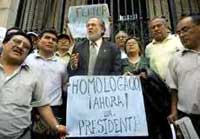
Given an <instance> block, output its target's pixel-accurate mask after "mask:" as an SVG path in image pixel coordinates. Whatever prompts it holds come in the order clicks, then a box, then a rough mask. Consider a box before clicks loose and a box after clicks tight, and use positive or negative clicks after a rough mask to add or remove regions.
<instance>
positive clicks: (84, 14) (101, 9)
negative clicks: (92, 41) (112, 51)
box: [68, 4, 110, 38]
mask: <svg viewBox="0 0 200 139" xmlns="http://www.w3.org/2000/svg"><path fill="white" fill-rule="evenodd" d="M91 17H99V18H100V19H102V20H103V21H104V22H105V26H106V32H105V37H109V36H110V23H109V10H108V5H107V4H93V5H81V6H70V8H69V13H68V19H69V23H68V26H69V29H70V31H71V33H72V36H73V37H74V38H85V37H86V22H87V21H88V19H89V18H91Z"/></svg>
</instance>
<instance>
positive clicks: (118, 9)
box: [117, 0, 120, 17]
mask: <svg viewBox="0 0 200 139" xmlns="http://www.w3.org/2000/svg"><path fill="white" fill-rule="evenodd" d="M117 11H118V17H119V16H120V0H117Z"/></svg>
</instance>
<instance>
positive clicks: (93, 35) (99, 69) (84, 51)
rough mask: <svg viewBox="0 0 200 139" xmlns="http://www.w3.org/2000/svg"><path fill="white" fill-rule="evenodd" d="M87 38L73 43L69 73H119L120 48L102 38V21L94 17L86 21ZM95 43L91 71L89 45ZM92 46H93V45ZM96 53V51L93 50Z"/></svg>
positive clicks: (103, 25)
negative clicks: (94, 54) (75, 43)
mask: <svg viewBox="0 0 200 139" xmlns="http://www.w3.org/2000/svg"><path fill="white" fill-rule="evenodd" d="M86 27H87V40H85V41H83V42H82V43H80V44H78V45H75V47H74V50H73V54H72V56H71V60H70V64H69V68H68V69H69V75H70V76H73V75H120V74H121V59H120V50H119V49H118V48H117V46H116V45H115V44H114V43H111V42H108V41H105V40H103V35H104V32H105V24H104V22H103V21H102V20H101V19H99V18H96V17H93V18H90V19H89V20H88V22H87V25H86ZM94 45H95V49H96V51H97V56H96V57H95V58H93V60H94V59H96V60H95V62H94V63H95V64H94V67H93V68H92V71H91V65H92V64H93V63H92V62H91V56H92V54H93V53H94V52H92V53H91V47H93V46H94ZM93 48H94V47H93ZM95 53H96V52H95Z"/></svg>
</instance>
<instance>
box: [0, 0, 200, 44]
mask: <svg viewBox="0 0 200 139" xmlns="http://www.w3.org/2000/svg"><path fill="white" fill-rule="evenodd" d="M98 3H106V4H108V7H109V11H110V17H111V22H112V24H111V34H112V39H113V36H114V35H115V33H116V32H118V30H125V31H126V32H128V34H130V35H135V36H138V37H140V38H141V40H142V42H143V43H144V44H146V43H147V42H148V41H149V32H148V22H149V20H150V19H151V18H152V17H154V16H160V17H164V18H166V20H167V21H168V23H169V27H170V28H171V30H172V32H174V30H175V26H176V23H177V21H178V19H179V18H180V17H181V16H183V15H191V14H199V13H200V1H199V0H0V15H2V16H4V20H3V21H0V26H5V27H11V26H18V27H20V28H22V29H23V30H25V31H35V32H39V31H41V30H43V29H44V28H55V29H56V30H57V31H58V32H67V31H68V29H67V28H66V23H67V15H68V9H69V7H70V6H76V5H85V4H87V5H88V4H98ZM5 12H7V14H5ZM2 16H1V17H2ZM6 16H7V17H6Z"/></svg>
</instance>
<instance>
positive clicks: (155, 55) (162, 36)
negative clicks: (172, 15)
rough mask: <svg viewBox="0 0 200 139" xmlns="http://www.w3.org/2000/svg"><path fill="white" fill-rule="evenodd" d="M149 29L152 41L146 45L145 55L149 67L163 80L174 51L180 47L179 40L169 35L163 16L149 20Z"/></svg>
mask: <svg viewBox="0 0 200 139" xmlns="http://www.w3.org/2000/svg"><path fill="white" fill-rule="evenodd" d="M149 29H150V32H151V34H152V37H153V41H152V42H151V43H149V44H148V45H147V46H146V50H145V55H146V57H147V58H149V61H150V67H151V69H152V70H154V71H155V72H156V73H157V74H158V75H160V77H161V78H162V79H163V80H165V77H166V70H167V65H168V62H169V60H170V58H171V57H172V56H173V55H174V53H175V52H176V51H178V50H179V49H181V48H182V44H181V43H180V40H179V39H178V38H177V37H176V36H174V35H171V34H170V33H168V32H169V29H168V26H167V23H166V20H165V19H164V18H160V17H156V18H154V19H152V20H151V21H150V24H149Z"/></svg>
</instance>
